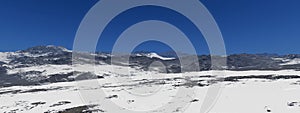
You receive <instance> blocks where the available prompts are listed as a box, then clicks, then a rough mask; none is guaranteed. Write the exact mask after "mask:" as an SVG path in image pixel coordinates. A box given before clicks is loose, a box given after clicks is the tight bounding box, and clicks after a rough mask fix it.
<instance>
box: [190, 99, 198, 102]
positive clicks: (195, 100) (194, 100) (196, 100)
mask: <svg viewBox="0 0 300 113" xmlns="http://www.w3.org/2000/svg"><path fill="white" fill-rule="evenodd" d="M198 101H199V99H193V100H191V102H198Z"/></svg>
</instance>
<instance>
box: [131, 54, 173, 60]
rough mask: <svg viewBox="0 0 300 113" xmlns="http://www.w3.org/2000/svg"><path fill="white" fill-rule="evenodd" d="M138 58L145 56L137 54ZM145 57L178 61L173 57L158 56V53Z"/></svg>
mask: <svg viewBox="0 0 300 113" xmlns="http://www.w3.org/2000/svg"><path fill="white" fill-rule="evenodd" d="M137 56H143V55H141V54H137ZM145 56H146V57H149V58H158V59H161V60H174V59H176V58H173V57H163V56H160V55H158V54H157V53H147V54H146V55H145Z"/></svg>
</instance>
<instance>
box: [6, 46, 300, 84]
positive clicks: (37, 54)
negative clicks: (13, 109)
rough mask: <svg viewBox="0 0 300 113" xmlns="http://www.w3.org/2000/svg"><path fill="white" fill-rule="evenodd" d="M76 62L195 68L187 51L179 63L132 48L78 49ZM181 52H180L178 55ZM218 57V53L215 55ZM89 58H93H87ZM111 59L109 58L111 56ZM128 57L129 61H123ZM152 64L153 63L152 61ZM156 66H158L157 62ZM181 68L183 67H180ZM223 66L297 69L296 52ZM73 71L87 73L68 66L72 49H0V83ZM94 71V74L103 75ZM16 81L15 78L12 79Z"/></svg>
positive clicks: (60, 77)
mask: <svg viewBox="0 0 300 113" xmlns="http://www.w3.org/2000/svg"><path fill="white" fill-rule="evenodd" d="M78 55H79V56H78V58H75V60H76V62H77V61H78V62H80V63H81V64H85V63H95V64H96V65H116V66H129V67H132V68H136V69H140V70H149V69H148V67H149V66H150V65H151V66H153V65H152V63H153V62H155V61H158V62H161V63H162V64H163V67H165V69H166V72H168V73H180V72H182V71H183V70H184V71H196V70H198V69H196V66H195V65H196V62H193V61H192V60H189V59H191V58H192V57H190V55H188V54H184V55H183V57H181V58H182V59H187V61H191V62H188V63H187V64H180V61H179V58H178V56H177V55H175V54H174V53H172V52H169V53H168V52H166V53H164V54H158V53H151V52H136V53H133V54H130V55H117V56H114V55H111V54H109V53H101V52H98V53H80V54H78ZM180 56H181V55H180ZM218 57H221V56H218ZM89 58H95V61H91V60H90V59H89ZM112 58H113V59H114V60H113V61H111V59H112ZM126 58H129V62H125V61H126ZM198 61H199V65H200V70H201V71H206V70H211V56H210V55H199V56H198ZM154 66H155V65H154ZM158 67H159V66H158ZM182 69H183V70H182ZM226 69H227V70H236V71H243V70H287V69H293V70H300V55H298V54H290V55H276V54H233V55H229V56H227V67H226ZM74 73H75V74H76V75H80V74H91V73H86V72H85V71H77V70H76V71H73V70H72V51H70V50H68V49H66V48H64V47H59V46H36V47H32V48H28V49H26V50H20V51H16V52H1V53H0V86H10V85H17V84H22V85H24V84H28V85H30V84H40V83H45V82H60V81H72V80H74V77H73V75H74ZM104 75H105V74H102V75H95V76H96V77H103V76H104ZM93 76H94V75H93ZM16 80H17V81H18V82H15V81H16Z"/></svg>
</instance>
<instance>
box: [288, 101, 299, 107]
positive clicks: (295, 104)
mask: <svg viewBox="0 0 300 113" xmlns="http://www.w3.org/2000/svg"><path fill="white" fill-rule="evenodd" d="M287 106H289V107H295V106H299V107H300V102H288V103H287Z"/></svg>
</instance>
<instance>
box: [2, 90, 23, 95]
mask: <svg viewBox="0 0 300 113" xmlns="http://www.w3.org/2000/svg"><path fill="white" fill-rule="evenodd" d="M21 91H22V90H12V91H3V92H0V95H3V94H17V93H19V92H21Z"/></svg>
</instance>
